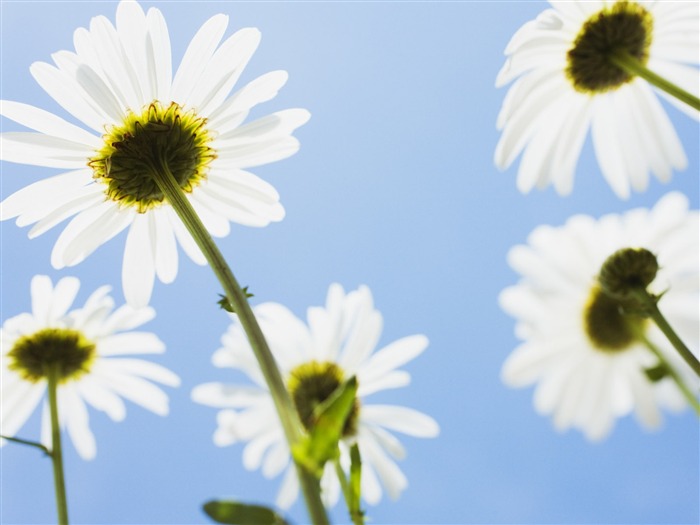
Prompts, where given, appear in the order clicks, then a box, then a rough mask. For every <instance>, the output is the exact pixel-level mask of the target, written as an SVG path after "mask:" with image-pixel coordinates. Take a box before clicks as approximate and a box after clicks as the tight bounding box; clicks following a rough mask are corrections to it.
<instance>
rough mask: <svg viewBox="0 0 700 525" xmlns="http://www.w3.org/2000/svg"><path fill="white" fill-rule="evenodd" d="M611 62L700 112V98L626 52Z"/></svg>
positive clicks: (616, 56)
mask: <svg viewBox="0 0 700 525" xmlns="http://www.w3.org/2000/svg"><path fill="white" fill-rule="evenodd" d="M610 61H611V62H612V63H613V64H615V65H616V66H617V67H619V68H620V69H624V70H625V71H626V72H627V73H629V74H630V75H633V76H638V77H641V78H643V79H644V80H646V81H647V82H649V83H650V84H652V85H653V86H656V87H657V88H659V89H661V90H662V91H665V92H666V93H668V94H669V95H671V96H672V97H674V98H677V99H678V100H680V101H681V102H684V103H686V104H688V105H689V106H690V107H691V108H694V109H696V110H697V111H700V98H698V97H696V96H695V95H692V94H691V93H688V92H687V91H686V90H684V89H682V88H680V87H679V86H677V85H676V84H674V83H672V82H669V81H668V80H666V79H665V78H663V77H661V76H659V75H657V74H656V73H654V72H653V71H651V70H649V69H647V67H646V66H645V65H644V64H642V63H641V62H640V61H639V60H637V59H636V58H634V57H633V56H632V55H630V54H629V53H627V52H624V51H620V52H617V53H615V54H613V55H611V56H610Z"/></svg>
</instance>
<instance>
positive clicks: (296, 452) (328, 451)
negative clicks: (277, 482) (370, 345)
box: [292, 376, 357, 479]
mask: <svg viewBox="0 0 700 525" xmlns="http://www.w3.org/2000/svg"><path fill="white" fill-rule="evenodd" d="M356 394H357V379H356V378H355V376H353V377H351V378H350V379H348V380H347V381H346V382H345V383H343V384H342V385H340V386H339V387H338V388H337V389H336V390H335V392H333V394H332V395H331V396H329V397H328V399H326V400H325V401H324V402H323V403H321V404H320V405H319V406H318V407H316V409H315V410H314V421H315V423H314V426H313V428H312V429H311V431H310V433H309V434H308V435H307V436H305V437H304V438H302V439H301V441H299V442H298V443H297V444H296V445H294V446H293V447H292V455H293V456H294V459H295V460H296V461H297V462H298V463H300V464H301V465H303V466H304V467H305V468H306V469H307V470H308V471H309V472H311V473H312V474H314V475H315V476H316V477H317V478H319V479H320V478H321V475H322V474H323V466H324V465H325V464H326V461H330V460H333V459H335V458H337V457H338V455H339V454H340V451H339V450H338V442H339V441H340V438H341V436H342V433H343V427H344V426H345V421H346V420H347V418H348V415H349V414H350V411H351V410H352V407H353V405H354V403H355V396H356Z"/></svg>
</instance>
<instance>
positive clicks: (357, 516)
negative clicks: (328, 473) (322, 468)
mask: <svg viewBox="0 0 700 525" xmlns="http://www.w3.org/2000/svg"><path fill="white" fill-rule="evenodd" d="M333 464H334V466H335V474H336V476H338V481H340V488H341V489H342V490H343V496H345V504H346V505H347V506H348V513H349V514H350V517H351V518H352V522H353V524H354V525H364V524H365V520H364V516H363V515H362V512H360V511H359V509H356V508H355V507H356V505H355V498H354V497H353V494H352V489H351V488H350V483H348V478H347V476H346V475H345V471H344V470H343V467H342V466H341V464H340V457H337V458H336V459H335V460H334V461H333Z"/></svg>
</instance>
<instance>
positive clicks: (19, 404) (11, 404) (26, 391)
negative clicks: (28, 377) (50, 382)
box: [0, 374, 46, 444]
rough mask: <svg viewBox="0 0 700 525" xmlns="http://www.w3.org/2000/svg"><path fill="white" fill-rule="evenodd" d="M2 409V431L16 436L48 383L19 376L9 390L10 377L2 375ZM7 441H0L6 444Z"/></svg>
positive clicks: (0, 420) (0, 424) (7, 434)
mask: <svg viewBox="0 0 700 525" xmlns="http://www.w3.org/2000/svg"><path fill="white" fill-rule="evenodd" d="M2 379H3V385H2V410H1V411H0V433H1V434H3V435H5V436H15V435H16V434H17V431H18V430H19V429H20V428H22V425H24V423H25V422H26V421H27V419H29V417H30V416H31V415H32V413H33V412H34V410H35V409H36V407H37V405H38V404H39V401H41V398H42V396H43V395H44V392H45V391H46V383H45V382H41V383H36V384H35V383H28V382H27V381H24V380H21V379H19V378H17V380H16V381H13V384H12V391H10V392H8V390H9V388H8V387H9V384H6V383H9V378H7V376H6V375H5V374H3V376H2ZM4 443H5V441H4V440H3V441H0V444H4Z"/></svg>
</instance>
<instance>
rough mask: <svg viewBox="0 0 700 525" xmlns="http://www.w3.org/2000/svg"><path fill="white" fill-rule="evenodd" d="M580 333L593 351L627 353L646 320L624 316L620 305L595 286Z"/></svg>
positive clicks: (633, 316)
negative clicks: (591, 346)
mask: <svg viewBox="0 0 700 525" xmlns="http://www.w3.org/2000/svg"><path fill="white" fill-rule="evenodd" d="M583 321H584V329H585V331H586V335H587V336H588V339H589V340H590V342H591V344H592V345H593V347H594V348H596V349H597V350H600V351H602V352H608V353H615V352H621V351H624V350H627V349H628V348H629V347H630V346H632V345H633V344H634V343H635V342H637V341H638V339H637V335H636V334H637V333H639V332H643V331H644V328H645V325H646V320H645V319H643V318H642V317H639V316H635V315H626V314H625V313H624V309H623V304H622V303H621V302H620V301H617V300H615V299H613V298H611V297H610V296H609V295H607V294H606V293H604V292H603V290H602V289H601V288H600V286H599V285H597V284H596V285H595V286H593V288H592V289H591V292H590V295H589V297H588V301H587V303H586V307H585V308H584V312H583Z"/></svg>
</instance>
